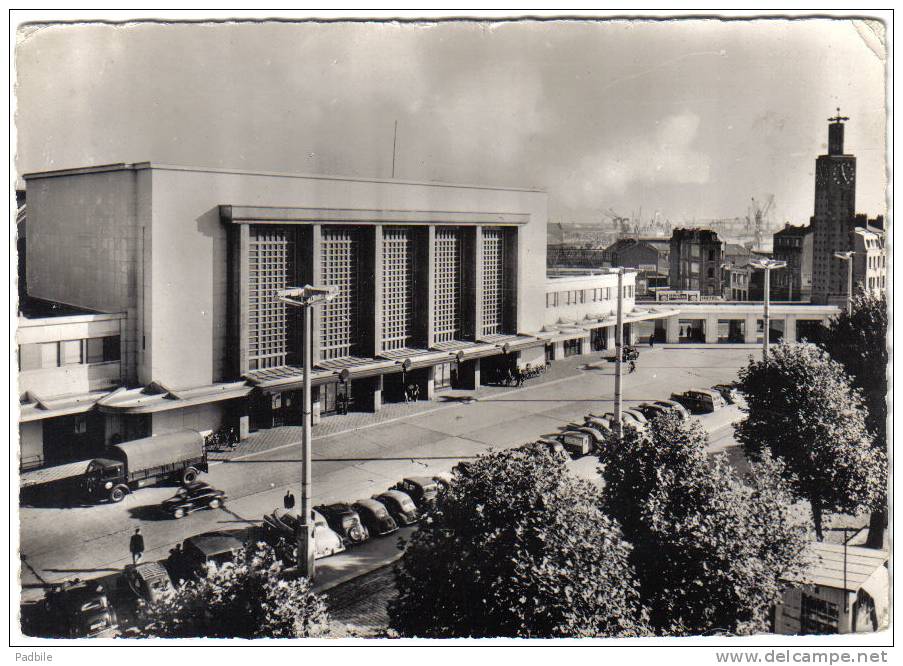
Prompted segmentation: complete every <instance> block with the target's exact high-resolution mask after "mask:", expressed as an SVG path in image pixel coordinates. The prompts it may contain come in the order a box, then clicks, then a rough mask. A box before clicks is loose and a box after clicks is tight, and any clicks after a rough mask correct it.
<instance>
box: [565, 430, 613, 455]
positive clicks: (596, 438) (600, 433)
mask: <svg viewBox="0 0 903 666" xmlns="http://www.w3.org/2000/svg"><path fill="white" fill-rule="evenodd" d="M573 429H574V430H577V431H579V432H583V433H586V434H587V435H589V438H590V442H591V443H592V450H593V451H599V450H601V449H602V447H603V446H604V444H605V441H606V439H608V430H607V429H605V430H603V429H602V428H599V427H598V426H596V425H595V424H594V425H576V426H575V427H574V428H573Z"/></svg>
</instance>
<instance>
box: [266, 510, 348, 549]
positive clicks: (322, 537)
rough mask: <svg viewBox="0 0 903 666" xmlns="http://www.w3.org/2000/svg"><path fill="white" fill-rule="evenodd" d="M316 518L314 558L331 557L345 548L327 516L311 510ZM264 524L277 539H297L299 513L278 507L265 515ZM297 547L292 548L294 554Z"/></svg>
mask: <svg viewBox="0 0 903 666" xmlns="http://www.w3.org/2000/svg"><path fill="white" fill-rule="evenodd" d="M311 513H312V514H313V519H314V558H315V559H318V560H319V559H321V558H323V557H329V556H330V555H335V554H336V553H341V552H342V551H343V550H345V546H344V544H343V543H342V537H340V536H339V535H338V534H337V533H336V532H335V530H333V529H332V528H330V527H329V524H328V523H327V522H326V518H324V517H323V515H322V514H321V513H320V512H319V511H311ZM263 526H264V529H265V530H267V532H269V533H270V534H272V535H273V536H274V537H276V538H277V539H278V538H279V537H282V538H283V539H286V540H293V539H295V534H296V529H297V526H298V515H297V514H295V513H289V512H284V513H282V512H280V511H279V510H278V509H277V510H275V511H273V513H271V514H268V515H265V516H264V517H263ZM295 550H296V549H294V548H293V549H292V555H294V553H295Z"/></svg>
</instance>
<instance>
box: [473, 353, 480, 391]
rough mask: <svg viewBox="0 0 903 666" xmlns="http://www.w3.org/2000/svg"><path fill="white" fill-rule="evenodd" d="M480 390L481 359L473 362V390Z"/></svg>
mask: <svg viewBox="0 0 903 666" xmlns="http://www.w3.org/2000/svg"><path fill="white" fill-rule="evenodd" d="M478 388H480V359H475V360H474V362H473V390H474V391H476V390H477V389H478Z"/></svg>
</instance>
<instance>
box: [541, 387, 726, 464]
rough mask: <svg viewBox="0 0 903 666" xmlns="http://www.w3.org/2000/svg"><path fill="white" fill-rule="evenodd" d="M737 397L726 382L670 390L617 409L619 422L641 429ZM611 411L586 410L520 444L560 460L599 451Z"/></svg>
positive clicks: (716, 407) (718, 406) (609, 427)
mask: <svg viewBox="0 0 903 666" xmlns="http://www.w3.org/2000/svg"><path fill="white" fill-rule="evenodd" d="M740 400H741V396H740V394H739V393H738V392H737V390H736V389H735V388H734V387H733V386H732V385H730V384H717V385H715V386H713V387H712V388H710V389H690V390H688V391H684V392H683V393H672V394H671V398H670V399H668V400H654V401H650V402H644V403H642V404H640V405H638V406H636V407H629V408H627V409H623V410H621V423H622V424H623V425H631V426H633V427H634V428H636V429H637V430H641V431H642V430H643V429H644V428H646V426H647V425H648V423H649V421H651V420H652V419H653V418H655V417H656V416H659V415H660V414H666V413H675V414H677V415H678V416H679V417H680V418H681V419H688V418H690V415H691V414H703V413H708V412H715V411H717V410H719V409H723V408H724V407H726V406H727V405H728V404H735V403H737V402H739V401H740ZM614 421H615V417H614V414H612V413H611V412H606V413H605V414H592V413H590V414H587V415H586V416H585V417H584V421H583V423H582V424H581V423H576V422H573V423H569V424H567V425H566V426H564V427H563V428H562V429H561V431H559V432H555V433H549V434H546V435H542V436H541V437H540V438H539V439H538V440H537V441H535V442H531V443H530V444H526V445H525V446H524V448H536V447H541V448H545V449H546V450H548V451H549V453H551V454H552V457H554V458H556V459H559V460H561V461H566V460H568V459H570V458H580V457H582V456H585V455H589V454H590V453H595V454H597V455H598V454H601V453H602V452H603V450H604V448H603V447H604V443H605V441H606V440H607V439H608V436H609V434H610V433H611V432H612V430H613V423H614Z"/></svg>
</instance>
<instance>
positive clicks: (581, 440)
mask: <svg viewBox="0 0 903 666" xmlns="http://www.w3.org/2000/svg"><path fill="white" fill-rule="evenodd" d="M558 440H559V441H560V442H561V445H562V446H563V447H564V449H565V451H567V452H568V453H569V454H570V455H571V457H572V458H582V457H583V456H585V455H588V454H589V453H590V452H591V451H592V450H593V441H592V439H591V438H590V436H589V434H587V433H585V432H581V431H580V430H571V429H568V430H565V431H564V432H562V433H561V434H560V435H558Z"/></svg>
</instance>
